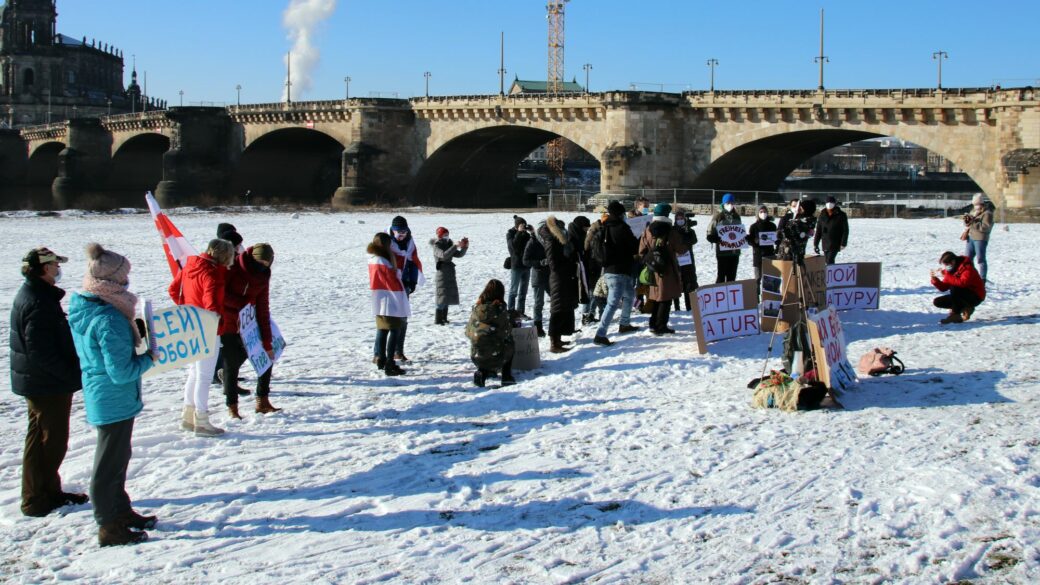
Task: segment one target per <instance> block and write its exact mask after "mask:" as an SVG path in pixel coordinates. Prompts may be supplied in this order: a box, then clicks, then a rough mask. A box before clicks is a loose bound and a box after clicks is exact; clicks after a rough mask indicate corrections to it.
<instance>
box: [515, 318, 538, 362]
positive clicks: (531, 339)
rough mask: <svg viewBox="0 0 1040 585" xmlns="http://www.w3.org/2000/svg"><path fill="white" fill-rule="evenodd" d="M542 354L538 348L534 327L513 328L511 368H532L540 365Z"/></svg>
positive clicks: (536, 333)
mask: <svg viewBox="0 0 1040 585" xmlns="http://www.w3.org/2000/svg"><path fill="white" fill-rule="evenodd" d="M541 365H542V356H541V354H540V353H539V350H538V332H537V331H536V330H535V328H534V327H516V328H514V329H513V369H514V370H534V369H536V368H539V367H541Z"/></svg>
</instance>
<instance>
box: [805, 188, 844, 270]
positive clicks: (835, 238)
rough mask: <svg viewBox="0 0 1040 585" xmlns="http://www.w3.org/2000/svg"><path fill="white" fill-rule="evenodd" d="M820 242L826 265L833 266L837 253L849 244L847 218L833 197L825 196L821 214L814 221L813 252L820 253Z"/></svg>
mask: <svg viewBox="0 0 1040 585" xmlns="http://www.w3.org/2000/svg"><path fill="white" fill-rule="evenodd" d="M821 241H822V242H823V256H824V258H825V259H826V260H827V264H834V262H835V261H836V260H837V257H838V252H840V251H842V250H844V249H845V246H847V245H848V243H849V216H848V215H845V212H844V211H842V210H841V209H840V208H839V207H838V200H837V199H836V198H835V197H834V196H833V195H828V196H827V203H826V205H825V206H824V210H823V213H821V214H820V217H818V218H817V219H816V235H815V236H814V237H813V252H816V253H817V254H819V253H820V242H821Z"/></svg>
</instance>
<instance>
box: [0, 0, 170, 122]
mask: <svg viewBox="0 0 1040 585" xmlns="http://www.w3.org/2000/svg"><path fill="white" fill-rule="evenodd" d="M57 20H58V8H57V0H7V2H5V3H4V4H3V5H2V6H0V125H3V126H5V127H20V126H29V125H34V124H48V123H52V122H60V121H62V120H67V119H69V118H77V117H79V118H82V117H98V116H105V115H108V114H119V113H126V112H133V111H141V110H143V109H153V108H156V107H160V106H163V105H164V104H160V103H157V102H156V101H155V100H149V99H148V98H147V97H145V96H144V95H143V93H144V92H142V91H141V88H140V86H139V85H138V84H137V71H136V70H135V71H134V72H133V74H132V78H131V84H130V86H129V87H125V88H124V87H123V67H124V61H123V52H122V51H121V50H119V49H116V48H115V47H113V46H112V45H110V44H108V43H104V42H99V41H97V40H93V39H92V40H90V41H89V42H88V41H87V37H85V36H84V37H81V38H76V37H71V36H67V35H63V34H61V33H59V32H57Z"/></svg>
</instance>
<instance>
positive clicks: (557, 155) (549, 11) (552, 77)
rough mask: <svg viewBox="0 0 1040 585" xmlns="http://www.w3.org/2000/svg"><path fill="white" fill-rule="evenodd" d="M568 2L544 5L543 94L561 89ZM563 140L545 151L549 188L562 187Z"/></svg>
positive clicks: (557, 0)
mask: <svg viewBox="0 0 1040 585" xmlns="http://www.w3.org/2000/svg"><path fill="white" fill-rule="evenodd" d="M568 1H569V0H549V1H548V3H546V5H545V11H546V14H545V18H546V20H548V22H549V71H548V75H547V76H546V80H545V81H546V83H545V93H546V94H548V95H550V96H554V97H555V96H558V95H559V94H560V90H561V89H562V87H563V31H564V28H563V9H564V5H566V4H567V2H568ZM564 150H565V146H564V142H563V138H554V139H552V140H551V141H549V144H547V145H546V149H545V155H546V156H545V158H546V163H547V164H548V166H549V181H550V185H549V186H550V188H552V187H553V186H554V185H556V184H559V185H560V186H561V187H562V186H563V158H564Z"/></svg>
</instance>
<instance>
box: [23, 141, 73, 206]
mask: <svg viewBox="0 0 1040 585" xmlns="http://www.w3.org/2000/svg"><path fill="white" fill-rule="evenodd" d="M62 150H65V143H64V142H58V141H56V140H55V141H51V142H43V143H41V144H37V145H36V147H35V148H33V150H32V152H31V153H29V168H28V173H27V174H26V184H27V185H28V186H29V187H30V188H35V187H41V188H42V187H45V188H46V189H47V193H48V194H49V193H50V188H51V183H53V182H54V179H55V178H57V176H58V155H59V154H60V153H61V151H62Z"/></svg>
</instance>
